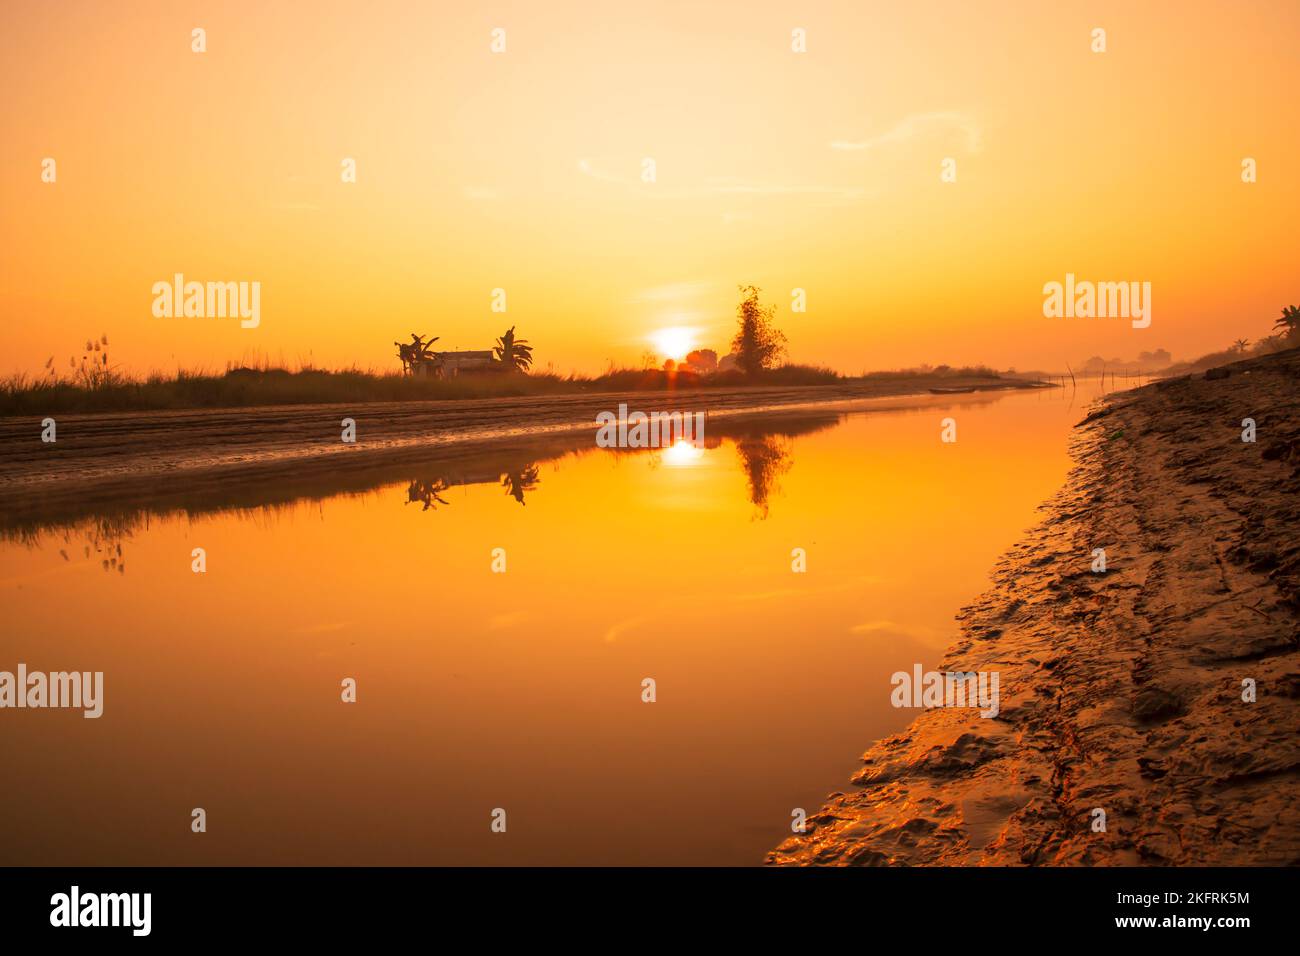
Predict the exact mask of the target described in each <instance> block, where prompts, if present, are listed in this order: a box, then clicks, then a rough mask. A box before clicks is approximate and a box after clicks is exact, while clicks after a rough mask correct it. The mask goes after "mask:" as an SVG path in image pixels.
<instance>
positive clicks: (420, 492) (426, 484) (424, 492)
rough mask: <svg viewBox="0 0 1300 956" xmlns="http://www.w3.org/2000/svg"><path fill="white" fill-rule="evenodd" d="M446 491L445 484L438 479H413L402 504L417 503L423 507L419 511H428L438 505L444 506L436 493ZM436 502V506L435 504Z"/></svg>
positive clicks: (442, 480) (443, 502)
mask: <svg viewBox="0 0 1300 956" xmlns="http://www.w3.org/2000/svg"><path fill="white" fill-rule="evenodd" d="M446 490H447V482H446V481H445V480H444V479H442V478H438V479H435V480H434V481H421V480H420V479H418V478H417V479H415V480H413V481H412V482H411V484H410V487H408V488H407V489H406V501H404V502H403V504H408V505H409V504H412V503H414V502H419V503H422V504H423V505H424V507H423V508H421V509H420V510H421V511H428V510H429V509H430V508H437V506H438V505H445V504H447V502H445V501H443V500H442V499H441V498H439V497H438V492H440V491H446ZM435 502H436V504H435Z"/></svg>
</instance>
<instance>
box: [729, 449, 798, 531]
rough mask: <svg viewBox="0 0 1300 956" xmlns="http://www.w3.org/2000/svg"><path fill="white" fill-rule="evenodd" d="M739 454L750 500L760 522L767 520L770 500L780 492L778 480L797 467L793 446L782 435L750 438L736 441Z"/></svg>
mask: <svg viewBox="0 0 1300 956" xmlns="http://www.w3.org/2000/svg"><path fill="white" fill-rule="evenodd" d="M736 451H738V452H739V453H740V463H741V466H742V467H743V468H744V469H745V478H746V479H747V480H748V482H749V500H750V501H752V502H753V503H754V506H755V508H756V509H757V516H758V518H759V519H760V520H761V519H763V518H766V517H767V499H768V496H769V495H770V494H771V493H772V492H774V491H776V490H777V487H778V486H777V479H778V478H780V477H781V476H782V475H784V474H785V473H786V472H787V471H789V470H790V467H791V465H793V464H794V462H793V461H792V460H791V458H790V442H789V441H788V440H787V439H786V438H784V437H783V436H780V435H747V436H745V437H743V438H737V439H736Z"/></svg>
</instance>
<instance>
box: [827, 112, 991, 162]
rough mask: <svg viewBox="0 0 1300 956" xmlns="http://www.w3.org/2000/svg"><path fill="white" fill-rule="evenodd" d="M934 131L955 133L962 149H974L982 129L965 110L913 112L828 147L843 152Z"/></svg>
mask: <svg viewBox="0 0 1300 956" xmlns="http://www.w3.org/2000/svg"><path fill="white" fill-rule="evenodd" d="M935 132H950V133H957V134H959V135H961V136H962V137H963V138H964V139H965V146H966V151H967V152H970V153H977V152H979V150H980V147H981V145H982V142H981V140H982V136H983V132H982V130H981V129H980V126H979V124H978V123H976V122H975V120H974V119H972V118H971V117H969V116H967V115H966V114H965V113H943V112H939V113H913V114H911V115H910V116H906V117H904V118H903V119H901V120H899V121H898V122H897V123H895V124H894V125H893V126H892V127H890V128H889V129H888V130H886V131H885V132H883V133H880V134H878V135H876V136H871V137H868V138H867V139H864V140H834V141H833V142H832V143H831V149H835V150H841V151H843V152H853V153H858V152H864V151H866V150H871V149H876V148H877V147H881V146H891V145H897V144H899V143H905V142H907V141H908V140H911V139H914V138H916V137H917V136H922V135H926V134H929V133H935Z"/></svg>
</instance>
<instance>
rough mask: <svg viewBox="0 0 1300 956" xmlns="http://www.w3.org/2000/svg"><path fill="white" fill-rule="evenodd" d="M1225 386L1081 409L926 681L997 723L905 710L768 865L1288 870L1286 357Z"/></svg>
mask: <svg viewBox="0 0 1300 956" xmlns="http://www.w3.org/2000/svg"><path fill="white" fill-rule="evenodd" d="M1225 368H1226V369H1227V370H1228V372H1229V374H1228V375H1227V377H1216V378H1213V379H1211V380H1207V379H1206V377H1205V375H1204V374H1198V375H1196V376H1194V377H1193V378H1185V379H1179V380H1172V381H1166V382H1159V383H1156V384H1155V385H1150V386H1146V387H1144V388H1141V389H1136V390H1133V391H1129V392H1122V393H1119V394H1116V395H1113V396H1110V397H1108V398H1107V399H1103V400H1102V401H1101V402H1099V403H1098V405H1097V406H1095V407H1094V408H1093V409H1092V410H1091V411H1090V413H1089V414H1088V415H1087V417H1086V418H1085V419H1084V420H1083V421H1082V422H1080V424H1079V426H1078V427H1077V431H1076V435H1075V437H1074V439H1073V445H1072V449H1071V452H1072V455H1073V457H1074V459H1075V462H1076V464H1075V467H1074V469H1073V470H1072V472H1071V474H1070V477H1069V479H1068V481H1067V483H1066V486H1065V487H1064V488H1063V489H1062V490H1061V491H1060V492H1058V494H1057V495H1056V496H1055V497H1054V498H1053V499H1052V500H1051V501H1049V502H1048V503H1047V504H1046V505H1045V506H1044V511H1045V518H1044V520H1043V522H1042V523H1041V524H1040V525H1038V526H1037V527H1036V528H1034V529H1033V530H1032V531H1031V532H1029V533H1028V534H1027V536H1026V537H1025V538H1024V539H1023V540H1021V541H1020V542H1019V543H1018V544H1017V545H1016V546H1015V547H1013V548H1012V549H1011V550H1010V551H1009V553H1008V554H1007V555H1006V556H1005V558H1004V559H1003V560H1002V561H1001V562H1000V563H999V565H998V566H997V567H996V569H995V570H994V572H993V586H992V588H991V589H990V590H989V591H987V592H986V593H985V594H983V595H982V596H980V598H979V599H978V600H977V601H975V603H973V604H972V605H970V606H969V607H967V608H965V609H964V610H963V611H962V612H961V613H960V614H959V615H958V618H957V620H958V623H959V626H960V636H959V637H958V638H957V640H956V642H955V643H954V644H953V645H952V646H951V647H950V649H949V651H948V653H947V655H946V656H945V658H944V660H943V661H942V663H941V664H940V665H939V667H938V669H939V670H940V671H963V672H966V671H997V672H999V674H1000V696H1001V701H1000V704H1001V710H1000V713H999V714H998V715H997V716H996V717H994V718H989V719H984V718H981V717H980V716H979V714H978V711H974V710H969V709H956V708H952V709H944V708H935V709H930V710H924V711H918V716H917V718H916V719H915V720H914V721H913V723H912V724H911V725H910V726H909V727H908V728H907V729H906V730H905V731H903V732H902V733H900V734H897V735H895V736H893V737H889V738H886V739H884V740H881V741H879V742H878V743H877V744H875V745H874V746H873V747H871V749H869V750H868V751H867V752H866V754H865V755H864V756H863V758H862V764H863V766H862V769H861V770H860V771H859V772H858V773H857V774H856V775H854V776H853V778H852V784H853V785H854V788H855V789H853V790H852V791H851V792H837V793H832V794H831V795H830V796H829V797H828V799H827V802H826V804H825V805H824V806H823V807H822V808H821V809H820V810H818V811H815V812H812V813H810V815H809V819H808V823H807V828H806V832H805V833H803V834H802V835H796V836H792V837H791V838H789V839H787V840H786V841H785V842H784V843H782V844H781V845H780V846H779V847H777V848H776V849H775V850H774V851H773V852H772V853H771V854H770V855H769V857H768V862H769V863H772V864H777V865H809V864H829V865H994V866H1004V865H1085V866H1086V865H1133V864H1139V865H1192V866H1195V865H1234V866H1235V865H1263V864H1271V865H1296V864H1300V788H1298V787H1297V782H1298V777H1300V737H1298V736H1297V731H1300V351H1298V350H1294V349H1293V350H1290V351H1288V352H1284V353H1280V354H1277V355H1273V356H1269V357H1266V358H1262V359H1252V360H1248V361H1243V362H1238V363H1234V364H1233V365H1230V366H1226V367H1225ZM1246 418H1253V419H1254V421H1255V423H1256V426H1257V439H1256V442H1255V443H1247V442H1243V440H1242V428H1243V426H1242V421H1243V419H1246ZM1096 548H1104V549H1105V552H1106V571H1105V572H1104V573H1095V572H1094V571H1093V569H1092V568H1093V562H1094V557H1093V551H1094V549H1096ZM1247 680H1250V681H1254V682H1255V687H1256V691H1255V693H1256V695H1257V699H1256V700H1255V701H1254V702H1253V703H1251V702H1246V701H1244V700H1243V693H1244V685H1243V682H1244V681H1247ZM890 691H891V688H890V687H889V686H882V687H871V688H866V689H864V693H873V694H876V693H878V694H882V695H888V694H889V693H890ZM1097 810H1101V811H1104V813H1105V829H1104V831H1101V830H1099V829H1098V827H1097V823H1096V821H1099V820H1100V817H1099V816H1098V814H1097V813H1096V811H1097Z"/></svg>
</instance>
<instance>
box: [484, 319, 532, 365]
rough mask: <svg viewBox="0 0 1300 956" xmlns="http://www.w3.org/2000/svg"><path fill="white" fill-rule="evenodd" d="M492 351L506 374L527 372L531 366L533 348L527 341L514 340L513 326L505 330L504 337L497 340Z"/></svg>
mask: <svg viewBox="0 0 1300 956" xmlns="http://www.w3.org/2000/svg"><path fill="white" fill-rule="evenodd" d="M492 351H493V352H494V353H496V357H497V361H498V362H500V363H501V364H502V365H504V366H505V367H506V371H508V372H527V371H528V369H529V368H530V367H531V366H532V364H533V347H532V346H531V345H529V344H528V340H527V339H516V338H515V327H514V326H513V325H512V326H510V328H508V329H506V334H505V335H503V336H501V338H499V339H497V344H496V348H494V349H493V350H492Z"/></svg>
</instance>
